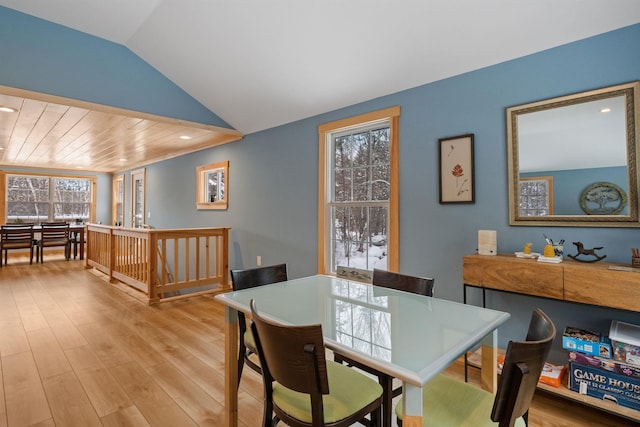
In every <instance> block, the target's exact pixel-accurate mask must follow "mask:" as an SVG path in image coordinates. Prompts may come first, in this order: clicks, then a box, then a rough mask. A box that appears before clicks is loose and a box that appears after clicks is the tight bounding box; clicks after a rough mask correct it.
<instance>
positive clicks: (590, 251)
mask: <svg viewBox="0 0 640 427" xmlns="http://www.w3.org/2000/svg"><path fill="white" fill-rule="evenodd" d="M573 244H574V245H576V247H577V248H578V253H577V254H575V255H567V256H568V257H569V258H572V259H575V260H576V261H580V262H596V261H601V260H603V259H605V258H606V257H607V256H606V255H602V256H600V255H598V254H597V253H596V251H599V250H600V249H602V248H603V247H604V246H599V247H597V248H593V249H585V248H584V245H583V244H582V242H573ZM580 255H584V256H592V257H594V258H595V259H580V258H578V257H579V256H580Z"/></svg>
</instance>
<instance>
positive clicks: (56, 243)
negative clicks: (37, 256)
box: [40, 239, 69, 247]
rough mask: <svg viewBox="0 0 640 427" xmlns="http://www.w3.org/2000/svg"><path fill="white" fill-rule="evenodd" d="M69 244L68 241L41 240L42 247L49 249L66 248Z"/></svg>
mask: <svg viewBox="0 0 640 427" xmlns="http://www.w3.org/2000/svg"><path fill="white" fill-rule="evenodd" d="M68 243H69V240H68V239H55V240H52V239H48V240H40V246H44V247H48V246H65V245H67V244H68Z"/></svg>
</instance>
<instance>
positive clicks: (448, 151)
mask: <svg viewBox="0 0 640 427" xmlns="http://www.w3.org/2000/svg"><path fill="white" fill-rule="evenodd" d="M473 140H474V134H472V133H470V134H466V135H460V136H453V137H448V138H440V139H439V140H438V152H439V166H440V167H439V172H440V203H441V204H446V203H475V178H474V176H475V166H474V160H473Z"/></svg>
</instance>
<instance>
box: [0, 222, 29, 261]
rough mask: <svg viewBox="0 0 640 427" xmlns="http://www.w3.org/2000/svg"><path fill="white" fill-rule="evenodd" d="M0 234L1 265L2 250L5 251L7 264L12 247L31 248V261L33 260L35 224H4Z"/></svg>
mask: <svg viewBox="0 0 640 427" xmlns="http://www.w3.org/2000/svg"><path fill="white" fill-rule="evenodd" d="M0 235H1V236H0V266H2V259H1V258H2V257H1V255H2V252H4V263H5V264H6V263H7V258H8V257H7V253H8V252H9V250H11V249H29V251H30V253H29V256H30V261H29V262H30V263H32V262H33V238H34V235H33V224H6V225H3V226H2V229H1V230H0Z"/></svg>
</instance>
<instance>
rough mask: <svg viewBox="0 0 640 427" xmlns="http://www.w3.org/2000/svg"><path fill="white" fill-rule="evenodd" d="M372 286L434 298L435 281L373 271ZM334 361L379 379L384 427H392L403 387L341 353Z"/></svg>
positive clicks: (389, 272)
mask: <svg viewBox="0 0 640 427" xmlns="http://www.w3.org/2000/svg"><path fill="white" fill-rule="evenodd" d="M372 284H373V285H374V286H381V287H383V288H390V289H396V290H400V291H404V292H410V293H414V294H419V295H425V296H429V297H432V296H433V285H434V279H432V278H426V277H419V276H410V275H407V274H401V273H395V272H392V271H386V270H380V269H376V268H374V269H373V279H372ZM333 360H334V361H336V362H338V363H346V364H347V365H349V366H355V367H356V368H358V369H361V370H363V371H365V372H368V373H370V374H372V375H375V376H376V377H378V382H379V383H380V385H381V386H382V389H383V393H382V419H383V425H384V426H391V417H392V412H393V398H394V397H396V396H399V395H400V394H401V393H402V387H396V388H395V389H394V388H393V377H392V376H391V375H389V374H387V373H385V372H381V371H378V370H377V369H375V368H372V367H370V366H367V365H364V364H362V363H359V362H357V361H355V360H353V359H351V358H349V357H346V356H343V355H342V354H339V353H334V355H333Z"/></svg>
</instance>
